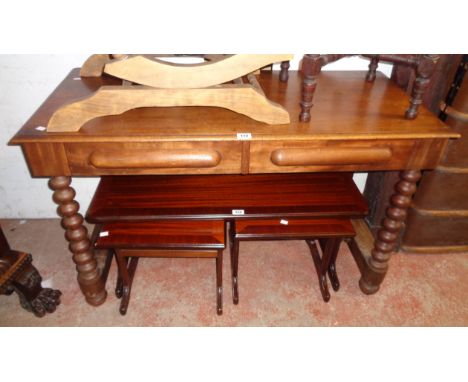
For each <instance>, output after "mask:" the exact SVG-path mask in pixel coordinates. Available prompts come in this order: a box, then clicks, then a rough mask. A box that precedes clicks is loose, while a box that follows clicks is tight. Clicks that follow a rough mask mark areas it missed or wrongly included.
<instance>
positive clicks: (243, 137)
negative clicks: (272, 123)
mask: <svg viewBox="0 0 468 382" xmlns="http://www.w3.org/2000/svg"><path fill="white" fill-rule="evenodd" d="M251 139H252V133H237V140H238V141H250V140H251Z"/></svg>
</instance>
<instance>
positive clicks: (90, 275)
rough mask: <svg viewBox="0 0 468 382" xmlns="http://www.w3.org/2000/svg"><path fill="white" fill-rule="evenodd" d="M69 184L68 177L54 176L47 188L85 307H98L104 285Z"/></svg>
mask: <svg viewBox="0 0 468 382" xmlns="http://www.w3.org/2000/svg"><path fill="white" fill-rule="evenodd" d="M70 184H71V178H70V177H68V176H56V177H53V178H51V180H50V181H49V186H50V188H51V189H52V190H53V191H54V194H53V200H54V202H55V203H57V204H58V213H59V215H60V216H61V217H62V226H63V227H64V228H65V230H66V232H65V237H66V239H67V240H68V241H69V243H70V246H69V248H70V251H71V252H72V253H73V261H74V262H75V264H76V269H77V271H78V283H79V285H80V288H81V291H82V292H83V294H84V296H85V298H86V301H87V302H88V304H90V305H93V306H98V305H101V304H102V303H103V302H104V301H105V300H106V297H107V292H106V290H105V283H104V281H103V279H102V278H101V275H100V272H99V269H98V266H97V261H96V257H95V255H94V250H93V248H92V246H91V242H90V240H89V238H88V230H87V229H86V227H84V226H83V220H84V219H83V216H82V215H81V214H80V213H78V210H79V208H80V205H79V204H78V202H76V201H75V200H74V198H75V190H74V189H73V188H72V187H70Z"/></svg>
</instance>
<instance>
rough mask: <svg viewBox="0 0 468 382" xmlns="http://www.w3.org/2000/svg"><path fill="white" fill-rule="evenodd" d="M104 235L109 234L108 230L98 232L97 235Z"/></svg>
mask: <svg viewBox="0 0 468 382" xmlns="http://www.w3.org/2000/svg"><path fill="white" fill-rule="evenodd" d="M105 236H109V231H102V232H99V237H105Z"/></svg>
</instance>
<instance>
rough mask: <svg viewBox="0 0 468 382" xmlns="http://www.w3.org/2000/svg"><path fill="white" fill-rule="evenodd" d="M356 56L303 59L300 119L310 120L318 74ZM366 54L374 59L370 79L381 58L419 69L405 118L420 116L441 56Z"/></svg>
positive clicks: (336, 55) (373, 75) (305, 57)
mask: <svg viewBox="0 0 468 382" xmlns="http://www.w3.org/2000/svg"><path fill="white" fill-rule="evenodd" d="M349 56H353V55H352V54H323V55H322V54H306V55H304V58H303V61H302V72H303V73H304V79H303V82H302V98H301V113H300V116H299V118H300V120H301V121H303V122H308V121H310V109H311V108H312V105H313V98H314V94H315V90H316V88H317V77H318V75H319V74H320V71H321V70H322V67H323V66H325V65H327V64H329V63H331V62H335V61H337V60H339V59H341V58H344V57H349ZM361 56H363V57H367V58H370V60H371V62H370V64H369V71H368V72H367V75H366V81H367V82H373V81H374V80H375V78H376V71H377V67H378V64H379V61H386V62H391V63H394V64H399V65H406V66H410V67H413V68H415V69H416V81H415V84H414V87H413V92H412V94H411V98H410V106H409V108H408V109H407V110H406V113H405V117H406V118H407V119H414V118H416V116H417V115H418V108H419V105H420V104H421V103H422V97H423V95H424V91H425V90H426V88H427V87H428V85H429V82H430V78H431V75H432V72H433V70H434V66H435V63H436V62H437V59H438V56H437V55H431V54H424V55H415V56H414V57H404V56H403V55H395V54H363V55H361Z"/></svg>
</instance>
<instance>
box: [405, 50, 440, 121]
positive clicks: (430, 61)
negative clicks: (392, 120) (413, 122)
mask: <svg viewBox="0 0 468 382" xmlns="http://www.w3.org/2000/svg"><path fill="white" fill-rule="evenodd" d="M438 59H439V56H438V55H433V54H424V55H422V56H421V57H420V59H419V62H418V64H417V66H416V80H415V81H414V85H413V90H412V92H411V98H410V106H409V108H408V110H406V114H405V117H406V118H407V119H415V118H416V117H417V115H418V108H419V105H421V104H422V102H423V95H424V92H425V91H426V89H427V87H428V86H429V83H430V82H431V76H432V74H433V73H434V69H435V65H436V63H437V60H438Z"/></svg>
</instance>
